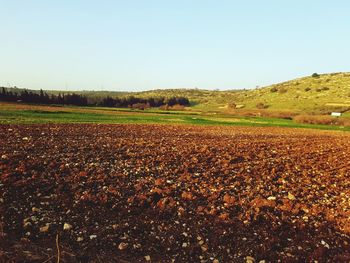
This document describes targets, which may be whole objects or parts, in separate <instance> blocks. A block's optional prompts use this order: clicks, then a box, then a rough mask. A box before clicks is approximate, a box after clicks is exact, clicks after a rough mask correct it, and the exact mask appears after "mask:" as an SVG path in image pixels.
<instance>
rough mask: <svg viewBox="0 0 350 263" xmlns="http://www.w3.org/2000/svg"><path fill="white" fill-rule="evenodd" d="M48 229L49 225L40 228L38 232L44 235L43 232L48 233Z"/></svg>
mask: <svg viewBox="0 0 350 263" xmlns="http://www.w3.org/2000/svg"><path fill="white" fill-rule="evenodd" d="M49 228H50V224H49V223H47V224H46V225H45V226H43V227H40V229H39V230H40V232H41V233H45V232H47V231H49Z"/></svg>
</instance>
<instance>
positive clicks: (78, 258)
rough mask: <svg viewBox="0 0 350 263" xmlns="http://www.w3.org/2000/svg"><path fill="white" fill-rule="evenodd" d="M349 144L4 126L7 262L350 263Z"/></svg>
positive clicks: (210, 130)
mask: <svg viewBox="0 0 350 263" xmlns="http://www.w3.org/2000/svg"><path fill="white" fill-rule="evenodd" d="M41 110H43V109H41ZM94 110H96V111H97V109H94ZM8 111H10V109H8ZM46 111H47V112H49V110H46ZM65 111H70V112H73V113H70V114H79V112H74V111H76V109H73V110H65ZM47 112H46V113H45V112H44V113H45V114H47V115H50V113H47ZM55 112H56V110H55ZM44 113H43V112H40V114H44ZM119 113H120V112H119ZM30 114H34V115H35V112H30ZM90 114H96V112H95V113H94V112H90ZM113 114H114V113H113ZM113 114H112V113H111V115H113ZM120 114H121V113H120ZM124 114H125V115H126V114H127V113H124ZM152 114H155V115H154V116H157V118H158V117H159V116H158V115H157V113H152ZM51 115H54V114H52V113H51ZM68 115H69V114H68ZM106 115H107V114H106ZM31 116H32V115H31ZM113 116H114V115H113ZM143 116H144V115H143ZM152 116H153V115H152ZM161 116H163V115H161ZM27 117H28V116H27ZM154 118H156V117H154ZM179 118H181V115H180V117H179ZM27 119H28V118H27ZM45 121H47V120H45ZM151 123H152V122H151ZM188 124H191V123H188ZM349 136H350V135H349V134H348V133H345V132H337V131H320V130H310V129H295V128H288V129H287V128H281V127H242V126H229V125H227V126H203V125H155V124H148V125H144V124H115V125H110V124H86V123H85V124H84V123H83V124H82V123H80V124H77V123H76V124H59V123H57V121H56V123H54V122H53V123H51V124H38V123H37V122H36V124H30V122H29V123H27V125H18V124H3V125H1V126H0V151H1V152H0V158H1V159H0V175H1V178H0V180H1V181H0V201H1V203H0V214H1V221H0V259H3V260H4V261H15V262H24V261H27V262H28V261H30V262H44V261H45V262H57V258H58V257H60V261H61V262H89V261H90V262H99V261H100V262H138V261H140V262H144V261H152V262H172V261H175V262H253V261H256V262H259V261H261V260H265V262H271V261H272V262H275V261H277V260H280V261H281V262H305V261H313V260H318V261H319V262H323V261H332V262H349V260H350V253H349V251H350V236H349V235H350V221H349V218H350V199H349V196H350V192H349V189H350V185H349V168H350V148H349Z"/></svg>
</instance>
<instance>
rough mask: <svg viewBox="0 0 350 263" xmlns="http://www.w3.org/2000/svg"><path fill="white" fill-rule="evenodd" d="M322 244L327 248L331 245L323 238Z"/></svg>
mask: <svg viewBox="0 0 350 263" xmlns="http://www.w3.org/2000/svg"><path fill="white" fill-rule="evenodd" d="M321 244H322V245H323V246H324V247H326V248H328V249H329V245H328V244H327V243H326V241H324V240H321Z"/></svg>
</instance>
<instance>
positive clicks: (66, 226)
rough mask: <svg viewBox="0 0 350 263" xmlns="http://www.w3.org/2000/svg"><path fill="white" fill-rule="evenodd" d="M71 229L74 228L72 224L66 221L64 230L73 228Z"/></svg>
mask: <svg viewBox="0 0 350 263" xmlns="http://www.w3.org/2000/svg"><path fill="white" fill-rule="evenodd" d="M71 229H72V225H70V224H68V223H64V225H63V230H71Z"/></svg>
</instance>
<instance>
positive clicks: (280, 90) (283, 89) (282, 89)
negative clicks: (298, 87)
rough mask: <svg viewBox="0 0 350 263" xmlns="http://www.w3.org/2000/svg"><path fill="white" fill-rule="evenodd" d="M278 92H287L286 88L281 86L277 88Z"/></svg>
mask: <svg viewBox="0 0 350 263" xmlns="http://www.w3.org/2000/svg"><path fill="white" fill-rule="evenodd" d="M278 92H279V93H286V92H287V89H285V88H281V89H279V90H278Z"/></svg>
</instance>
